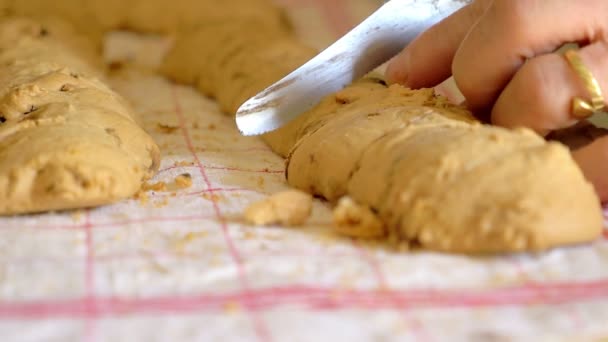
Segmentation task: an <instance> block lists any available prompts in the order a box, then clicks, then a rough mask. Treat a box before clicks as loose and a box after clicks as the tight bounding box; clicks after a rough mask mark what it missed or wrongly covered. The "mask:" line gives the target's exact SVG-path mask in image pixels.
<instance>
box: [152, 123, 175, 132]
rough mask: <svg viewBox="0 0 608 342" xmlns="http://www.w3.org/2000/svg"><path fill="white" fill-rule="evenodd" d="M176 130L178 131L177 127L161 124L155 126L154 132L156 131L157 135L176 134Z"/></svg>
mask: <svg viewBox="0 0 608 342" xmlns="http://www.w3.org/2000/svg"><path fill="white" fill-rule="evenodd" d="M178 129H179V126H171V125H166V124H162V123H157V124H156V131H158V132H159V133H163V134H173V133H175V132H177V130H178Z"/></svg>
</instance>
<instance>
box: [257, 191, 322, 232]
mask: <svg viewBox="0 0 608 342" xmlns="http://www.w3.org/2000/svg"><path fill="white" fill-rule="evenodd" d="M311 212H312V196H311V195H310V194H307V193H304V192H301V191H297V190H290V191H285V192H281V193H278V194H275V195H272V196H270V197H268V198H267V199H265V200H262V201H259V202H256V203H253V204H252V205H250V206H249V207H248V208H247V209H246V210H245V220H246V221H247V222H248V223H249V224H252V225H255V226H266V225H272V224H281V225H286V226H298V225H302V224H304V223H305V222H306V221H307V220H308V218H309V217H310V214H311Z"/></svg>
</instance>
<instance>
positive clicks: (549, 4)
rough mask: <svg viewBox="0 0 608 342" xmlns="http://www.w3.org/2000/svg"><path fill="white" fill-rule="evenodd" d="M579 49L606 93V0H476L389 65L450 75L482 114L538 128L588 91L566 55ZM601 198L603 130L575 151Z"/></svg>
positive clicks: (395, 74)
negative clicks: (570, 47)
mask: <svg viewBox="0 0 608 342" xmlns="http://www.w3.org/2000/svg"><path fill="white" fill-rule="evenodd" d="M572 42H575V43H579V44H580V45H581V49H580V50H579V51H578V52H579V55H580V57H581V59H582V61H583V63H584V64H585V65H586V66H587V67H588V68H589V70H590V71H591V72H592V74H593V75H594V76H595V78H596V79H597V80H598V82H599V84H600V87H601V88H602V89H606V91H605V92H604V96H605V97H606V96H608V1H606V0H576V1H573V0H476V1H474V2H473V3H472V4H470V5H468V6H466V7H464V8H462V9H461V10H460V11H458V12H456V13H455V14H453V15H452V16H451V17H449V18H447V19H445V20H444V21H442V22H441V23H439V24H437V25H436V26H434V27H432V28H431V29H429V30H428V31H426V32H424V33H423V34H422V35H421V36H420V37H418V38H417V39H416V40H415V41H414V42H412V43H411V44H410V45H409V46H408V47H407V48H406V49H405V50H404V51H403V52H402V53H401V54H400V55H399V56H397V57H396V58H395V59H394V60H393V61H392V62H391V64H390V65H389V67H388V69H387V77H388V79H389V81H391V82H395V83H402V84H405V85H407V86H409V87H412V88H420V87H432V86H435V85H437V84H439V83H441V82H442V81H444V80H445V79H447V78H449V77H450V76H451V75H452V76H454V79H455V81H456V84H457V85H458V87H459V89H460V90H461V92H462V93H463V95H464V97H465V98H466V102H467V104H468V106H469V107H470V108H471V109H472V110H473V111H474V112H476V113H477V114H480V115H481V116H482V118H485V119H488V120H491V122H492V123H494V124H497V125H501V126H505V127H517V126H525V127H529V128H531V129H534V130H535V131H536V132H538V133H539V134H542V135H547V134H548V133H550V132H551V131H553V130H557V129H561V128H566V127H570V126H572V125H574V124H576V123H577V121H578V119H577V118H576V117H575V116H574V115H573V113H572V99H573V98H574V97H581V98H582V99H589V98H590V96H589V94H588V92H587V89H586V88H585V86H584V83H582V81H581V79H580V77H579V75H578V74H577V73H576V72H575V71H574V69H573V68H572V67H571V65H570V64H569V63H568V61H567V60H566V58H564V56H562V55H561V54H559V53H555V52H554V51H556V50H557V49H558V48H559V47H561V46H562V45H564V44H565V43H572ZM574 158H575V160H576V161H577V162H578V163H579V165H580V167H581V169H582V170H583V172H584V173H585V176H586V177H587V178H588V179H589V180H590V181H591V182H592V183H593V184H594V186H595V187H596V190H597V192H598V194H599V195H600V197H601V198H602V200H608V137H603V138H600V139H598V140H596V141H595V142H593V143H591V144H590V145H588V146H585V147H583V148H581V149H579V150H577V151H575V152H574Z"/></svg>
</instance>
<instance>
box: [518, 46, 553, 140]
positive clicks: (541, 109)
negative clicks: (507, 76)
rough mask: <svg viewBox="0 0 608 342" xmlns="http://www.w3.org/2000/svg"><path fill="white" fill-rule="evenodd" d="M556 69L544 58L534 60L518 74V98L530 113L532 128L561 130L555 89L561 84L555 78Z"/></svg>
mask: <svg viewBox="0 0 608 342" xmlns="http://www.w3.org/2000/svg"><path fill="white" fill-rule="evenodd" d="M554 75H555V69H554V68H552V64H550V63H546V59H544V58H534V59H531V60H529V61H528V62H527V63H526V64H524V65H523V66H522V68H521V69H520V70H519V72H518V74H517V76H516V77H517V79H516V80H517V83H516V84H515V86H516V87H517V91H516V96H518V97H519V102H520V103H522V104H523V106H522V107H523V108H522V109H523V110H525V111H526V112H527V113H529V118H528V120H529V122H530V125H531V126H532V128H534V129H539V130H544V129H555V128H560V127H558V126H561V125H560V121H561V120H560V111H559V110H557V108H554V107H555V106H554V105H555V104H556V103H557V102H556V101H555V96H554V95H555V94H557V93H556V92H555V91H553V90H552V89H554V88H555V87H558V86H559V84H558V82H557V80H555V79H554V78H555V77H553V76H554Z"/></svg>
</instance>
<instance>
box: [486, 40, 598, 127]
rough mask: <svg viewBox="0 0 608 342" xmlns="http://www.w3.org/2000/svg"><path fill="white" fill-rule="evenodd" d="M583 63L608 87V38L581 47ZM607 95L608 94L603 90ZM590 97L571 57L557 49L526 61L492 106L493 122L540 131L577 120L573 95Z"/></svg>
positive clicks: (573, 122)
mask: <svg viewBox="0 0 608 342" xmlns="http://www.w3.org/2000/svg"><path fill="white" fill-rule="evenodd" d="M579 55H580V57H581V59H582V60H583V62H584V64H585V65H586V66H587V67H588V68H589V70H590V71H591V72H592V73H593V75H594V76H595V78H596V79H597V80H598V81H599V83H600V87H601V88H602V89H605V90H608V42H606V41H597V42H595V43H593V44H590V45H588V46H586V47H584V48H582V49H581V50H579ZM604 95H605V96H606V95H608V93H607V92H606V91H604ZM575 96H578V97H581V98H583V99H589V98H590V95H589V94H588V92H587V90H586V88H585V86H584V84H583V83H582V81H581V79H580V78H579V76H578V74H577V73H576V72H575V71H574V70H573V69H572V67H571V66H570V64H569V63H568V61H567V60H566V59H565V57H563V56H562V55H559V54H557V53H555V54H548V55H543V56H540V57H536V58H533V59H531V60H529V61H528V62H526V63H525V64H524V66H523V67H521V69H520V70H519V71H518V72H517V74H515V76H514V77H513V79H512V80H511V81H510V82H509V84H508V85H507V87H506V88H505V89H504V90H503V92H502V93H501V94H500V96H499V98H498V100H497V101H496V103H495V104H494V108H493V109H492V122H493V123H494V124H497V125H500V126H505V127H510V128H512V127H521V126H525V127H529V128H531V129H533V130H535V131H536V132H538V133H539V134H542V135H546V134H548V133H549V132H550V131H553V130H556V129H561V128H565V127H569V126H572V125H574V124H575V123H576V122H577V119H576V118H575V117H574V116H573V115H572V99H573V98H574V97H575Z"/></svg>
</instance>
